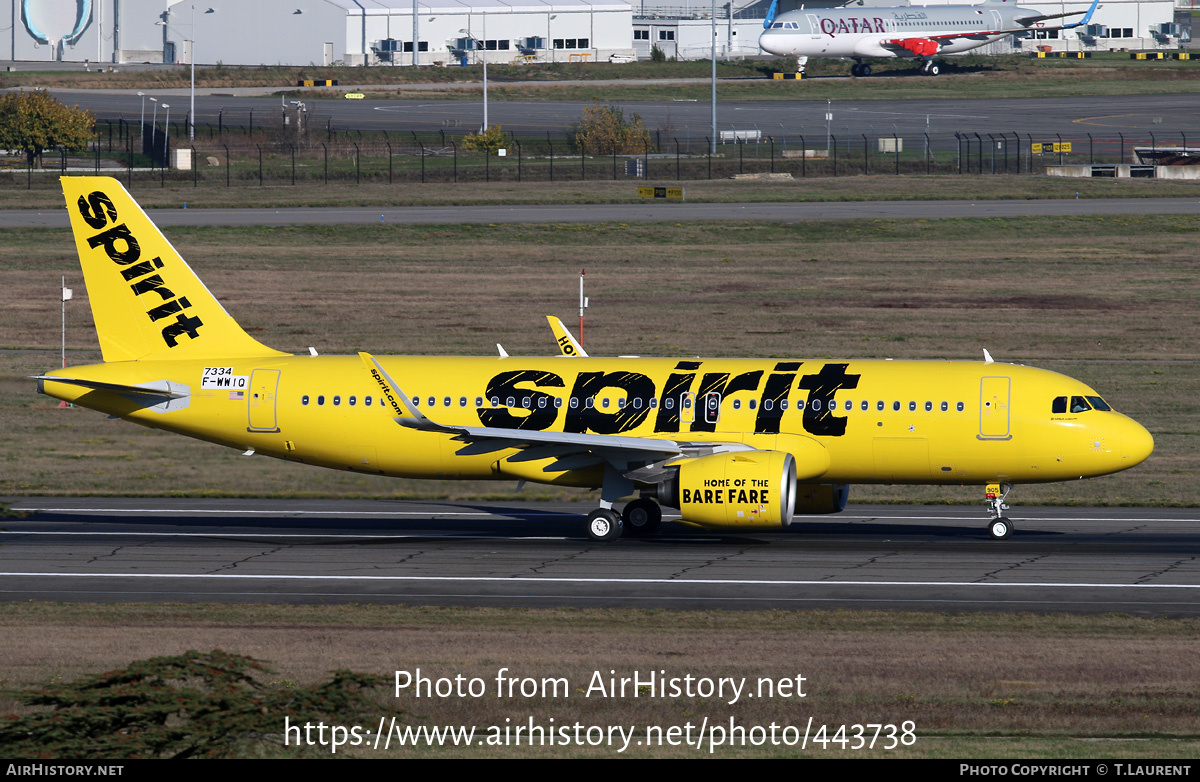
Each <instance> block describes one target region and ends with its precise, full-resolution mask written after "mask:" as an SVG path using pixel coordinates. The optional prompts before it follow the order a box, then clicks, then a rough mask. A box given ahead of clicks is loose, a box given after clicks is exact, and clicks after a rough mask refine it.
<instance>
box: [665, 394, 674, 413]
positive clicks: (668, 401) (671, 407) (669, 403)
mask: <svg viewBox="0 0 1200 782" xmlns="http://www.w3.org/2000/svg"><path fill="white" fill-rule="evenodd" d="M663 404H664V405H665V406H666V408H667V409H668V410H674V409H675V398H674V397H670V396H669V397H667V398H666V399H665V400H664V401H663Z"/></svg>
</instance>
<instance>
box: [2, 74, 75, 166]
mask: <svg viewBox="0 0 1200 782" xmlns="http://www.w3.org/2000/svg"><path fill="white" fill-rule="evenodd" d="M95 126H96V118H95V117H94V116H92V113H91V112H90V111H88V110H86V109H81V108H79V107H78V106H64V105H63V104H61V103H59V102H58V101H56V100H55V99H54V98H52V97H50V94H49V93H47V92H45V91H44V90H34V91H33V92H14V93H10V94H8V95H5V96H4V97H2V98H0V147H2V148H4V149H19V150H21V151H23V152H24V153H25V158H26V159H27V160H28V161H29V167H30V168H33V164H34V161H35V160H40V159H41V156H42V151H43V150H47V149H53V148H54V147H66V148H67V149H83V148H85V147H86V146H87V143H88V142H89V141H91V139H92V135H93V133H94V128H95Z"/></svg>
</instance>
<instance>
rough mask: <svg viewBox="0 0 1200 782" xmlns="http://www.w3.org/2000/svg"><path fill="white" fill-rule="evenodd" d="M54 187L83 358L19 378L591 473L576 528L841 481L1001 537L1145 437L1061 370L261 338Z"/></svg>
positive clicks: (141, 228) (511, 471)
mask: <svg viewBox="0 0 1200 782" xmlns="http://www.w3.org/2000/svg"><path fill="white" fill-rule="evenodd" d="M62 186H63V192H64V194H65V196H66V201H67V210H68V212H69V213H70V218H71V227H72V230H73V231H74V235H75V244H76V247H77V249H78V252H79V259H80V263H81V264H82V266H83V273H84V277H85V281H86V283H87V290H88V296H89V299H90V301H91V306H92V316H93V318H94V319H95V322H96V331H97V334H98V335H99V339H100V347H101V350H102V352H103V356H104V362H103V363H101V364H95V365H91V366H78V367H71V368H68V369H63V370H54V371H52V372H47V373H46V374H45V375H41V376H38V377H37V378H36V379H37V381H38V390H39V391H41V392H42V393H45V394H49V395H50V396H53V397H57V398H58V399H63V400H66V401H68V402H71V403H74V404H77V405H81V406H84V407H90V408H93V409H95V410H99V411H101V412H103V413H107V414H109V415H111V416H114V417H117V418H121V419H124V420H127V421H132V422H134V423H138V424H142V425H143V426H149V427H153V428H156V429H165V430H167V431H171V432H176V433H178V434H183V435H187V436H189V437H195V438H198V439H201V440H207V441H209V442H214V443H220V444H221V445H226V446H229V447H231V448H237V449H238V450H240V451H243V452H244V453H245V454H246V455H252V454H263V455H266V456H274V457H277V458H280V459H288V460H291V461H295V462H301V463H304V464H313V465H320V466H324V467H331V468H334V469H339V470H352V471H355V472H363V473H373V474H379V475H393V476H407V477H420V478H445V479H455V478H461V479H497V480H518V481H537V482H541V483H547V484H554V485H560V486H581V487H590V488H598V489H599V490H600V500H599V503H598V505H599V507H598V508H597V509H596V510H594V511H592V512H591V513H590V514H589V515H588V516H587V523H586V525H585V526H586V530H587V533H588V535H590V536H591V537H592V538H594V539H596V540H611V539H613V538H616V537H617V536H619V535H620V534H621V533H622V530H623V529H624V530H627V531H629V532H631V533H637V534H646V533H649V532H652V531H653V530H654V529H655V527H656V526H657V525H658V523H659V521H660V519H661V517H662V514H661V510H660V504H661V505H665V506H668V507H670V508H678V509H679V512H680V514H681V515H682V521H683V522H685V523H688V524H692V525H696V526H702V527H713V528H721V529H763V528H767V529H770V528H775V529H778V528H781V527H786V526H788V525H789V524H792V523H793V521H794V518H795V516H796V514H814V513H835V512H837V511H840V510H842V509H843V508H844V507H845V504H846V497H847V494H848V488H849V484H851V483H855V482H863V483H912V484H945V485H950V484H953V485H960V484H980V485H987V492H986V493H987V494H988V502H989V506H990V509H991V515H992V521H991V523H990V524H989V525H988V529H989V531H990V533H991V535H992V536H993V537H996V538H1005V537H1008V535H1009V534H1010V533H1011V531H1012V524H1011V522H1010V521H1009V520H1008V519H1006V518H1005V517H1004V516H1003V515H1002V511H1003V510H1004V509H1005V508H1006V507H1007V506H1006V505H1004V497H1005V495H1006V494H1007V493H1008V490H1009V489H1011V487H1012V485H1013V484H1016V483H1040V482H1046V481H1066V480H1072V479H1077V478H1085V477H1089V476H1094V475H1104V474H1106V473H1112V472H1116V471H1118V470H1124V469H1127V468H1129V467H1132V466H1134V465H1136V464H1138V463H1139V462H1141V461H1142V460H1144V459H1145V458H1146V457H1147V456H1149V455H1150V452H1151V451H1152V450H1153V447H1154V444H1153V441H1152V439H1151V437H1150V434H1149V433H1148V432H1147V431H1146V430H1145V429H1143V428H1142V427H1141V426H1140V425H1139V424H1138V423H1137V422H1135V421H1133V420H1132V419H1130V418H1127V417H1126V416H1124V415H1122V414H1121V413H1118V412H1115V411H1114V410H1112V409H1111V408H1110V407H1109V405H1108V404H1106V403H1105V401H1104V400H1103V399H1102V398H1101V397H1100V395H1099V394H1098V393H1097V392H1096V391H1094V390H1093V389H1091V388H1089V387H1088V386H1086V385H1084V384H1083V383H1080V382H1079V381H1077V380H1073V379H1071V378H1069V377H1065V376H1063V375H1060V374H1056V373H1054V372H1048V371H1045V370H1040V369H1033V368H1030V367H1023V366H1017V365H1013V364H1001V363H993V362H991V360H990V357H987V358H988V361H987V362H977V361H859V360H854V361H849V360H828V359H703V358H637V357H617V358H596V357H583V356H582V355H579V352H581V351H577V350H576V349H575V348H574V347H572V348H571V350H570V351H569V352H567V353H566V355H563V356H554V357H543V358H522V357H503V356H502V357H484V358H464V357H440V358H439V357H425V356H408V357H400V356H396V357H391V356H389V357H382V356H381V357H375V356H371V355H368V354H366V353H359V354H358V355H357V356H316V355H291V354H288V353H281V352H279V351H277V350H272V349H271V348H269V347H266V346H265V345H262V344H260V343H259V342H258V341H256V340H255V339H254V338H253V337H251V336H250V335H249V334H247V333H246V332H245V331H244V330H243V329H242V328H241V327H240V326H239V325H238V324H237V323H236V322H235V321H234V319H233V318H232V317H231V316H230V315H229V314H228V313H227V312H226V311H225V310H224V309H223V308H222V307H221V305H220V304H219V303H218V302H217V300H216V299H215V298H214V297H213V295H212V294H211V293H210V292H209V291H208V289H207V288H205V287H204V284H203V283H202V282H200V280H199V279H198V278H197V277H196V275H195V273H194V272H193V271H192V270H191V268H190V267H189V266H188V265H187V263H186V262H185V261H184V260H183V258H181V257H180V256H179V253H178V252H176V250H175V248H174V247H172V246H171V244H170V242H168V241H167V239H166V238H165V237H164V236H163V235H162V234H161V233H160V232H159V230H158V229H157V228H156V227H155V226H154V225H153V224H152V223H151V222H150V219H149V218H148V217H147V216H146V214H145V213H144V212H143V211H142V210H141V208H140V207H139V206H138V205H137V204H136V203H135V202H134V200H133V198H132V197H131V196H130V195H129V194H128V193H127V192H126V191H125V189H124V188H123V187H122V186H121V184H120V183H119V182H117V181H116V180H114V179H110V178H107V177H64V178H63V179H62ZM552 325H553V324H552ZM558 326H559V327H561V324H558ZM563 332H565V328H564V329H563ZM568 336H569V335H568ZM561 344H562V343H561V342H560V345H561ZM985 356H986V354H985ZM633 494H639V495H640V496H639V497H638V498H637V499H634V500H632V501H630V502H628V503H627V504H625V505H624V508H623V513H621V514H618V513H617V512H616V510H614V505H615V503H617V502H618V501H619V500H621V499H622V498H624V497H629V496H630V495H633Z"/></svg>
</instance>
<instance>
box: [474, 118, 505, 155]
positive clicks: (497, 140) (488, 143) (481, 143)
mask: <svg viewBox="0 0 1200 782" xmlns="http://www.w3.org/2000/svg"><path fill="white" fill-rule="evenodd" d="M507 145H508V139H507V138H506V137H505V136H504V132H503V131H501V130H500V126H499V125H490V126H488V129H487V130H485V131H483V132H482V133H468V134H467V135H466V138H464V139H463V147H465V148H466V149H474V150H477V151H479V152H483V151H484V150H487V151H488V152H495V151H496V150H497V149H500V148H502V147H505V146H507Z"/></svg>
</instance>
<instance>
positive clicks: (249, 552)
mask: <svg viewBox="0 0 1200 782" xmlns="http://www.w3.org/2000/svg"><path fill="white" fill-rule="evenodd" d="M8 504H9V506H10V507H11V508H12V509H13V510H25V511H30V514H29V515H28V516H26V517H25V518H13V519H5V520H4V521H3V523H2V524H0V599H5V600H59V601H72V602H143V601H148V602H164V601H171V602H269V603H343V602H370V603H404V604H416V605H425V604H431V605H469V606H525V607H543V606H578V607H637V608H705V609H711V608H720V609H781V610H800V609H815V608H848V609H886V610H924V611H1029V612H1039V613H1059V612H1065V613H1080V614H1084V613H1089V614H1090V613H1104V612H1122V613H1132V614H1146V615H1167V616H1200V512H1197V511H1195V510H1189V509H1157V508H1155V509H1150V508H1115V509H1114V508H1050V507H1029V508H1024V507H1020V508H1014V509H1013V511H1011V512H1010V514H1009V515H1010V516H1011V517H1012V518H1013V519H1014V521H1015V524H1016V530H1017V531H1016V533H1015V534H1014V535H1013V537H1012V538H1011V539H1009V540H1007V541H993V540H991V539H989V538H988V537H987V535H986V533H985V532H984V522H985V520H986V517H985V514H984V512H983V509H982V507H978V508H977V507H946V506H938V507H921V506H865V505H864V506H857V505H852V506H850V507H849V508H848V509H847V511H846V512H845V513H843V514H840V515H836V516H826V517H804V518H798V520H797V522H796V523H795V524H793V526H792V527H791V528H789V529H788V530H787V531H782V532H778V533H759V532H755V533H737V532H713V531H705V530H695V529H691V528H689V527H685V526H683V525H680V524H677V523H670V517H669V516H668V522H667V523H664V526H663V531H662V534H660V535H658V536H656V537H654V538H647V539H639V538H622V539H621V540H619V541H617V542H615V543H609V544H597V543H594V542H592V541H590V540H589V539H587V538H586V537H585V536H584V535H583V531H582V523H581V516H582V514H583V513H585V512H586V511H587V510H588V508H589V506H588V505H586V504H555V503H520V502H513V503H508V504H504V503H496V502H486V503H484V502H480V503H419V502H389V501H362V500H354V501H326V500H307V501H305V500H286V501H285V500H207V499H206V500H191V499H121V498H114V499H97V498H77V499H67V498H32V499H29V498H22V499H13V500H9V501H8Z"/></svg>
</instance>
